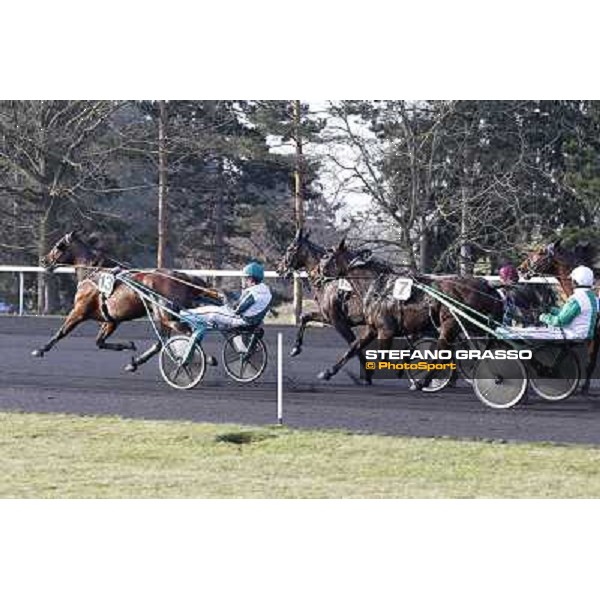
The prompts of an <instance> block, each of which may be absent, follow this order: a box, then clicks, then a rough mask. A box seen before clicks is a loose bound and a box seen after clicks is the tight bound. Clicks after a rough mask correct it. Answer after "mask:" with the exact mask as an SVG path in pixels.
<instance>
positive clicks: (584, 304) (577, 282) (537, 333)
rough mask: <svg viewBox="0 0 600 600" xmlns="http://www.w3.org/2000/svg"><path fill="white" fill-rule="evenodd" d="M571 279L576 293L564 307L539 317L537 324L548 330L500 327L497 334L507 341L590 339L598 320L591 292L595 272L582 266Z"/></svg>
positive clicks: (596, 306)
mask: <svg viewBox="0 0 600 600" xmlns="http://www.w3.org/2000/svg"><path fill="white" fill-rule="evenodd" d="M570 278H571V280H572V281H573V284H574V286H575V290H574V291H573V293H572V294H571V296H569V298H567V301H566V302H565V304H564V305H563V306H562V307H561V308H553V309H551V310H550V312H549V313H545V314H542V315H540V321H541V322H542V323H544V324H545V325H547V327H502V328H500V333H502V335H504V336H505V337H509V338H512V337H517V338H519V337H522V338H532V339H555V340H560V339H568V340H590V339H592V338H593V337H594V330H595V327H596V321H597V319H598V298H597V296H596V294H595V293H594V291H593V289H592V287H593V285H594V273H593V272H592V270H591V269H590V268H588V267H585V266H583V265H581V266H579V267H577V268H575V269H573V271H571V274H570Z"/></svg>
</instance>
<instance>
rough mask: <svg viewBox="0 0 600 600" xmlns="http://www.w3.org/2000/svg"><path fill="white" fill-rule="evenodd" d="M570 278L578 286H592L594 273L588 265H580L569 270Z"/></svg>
mask: <svg viewBox="0 0 600 600" xmlns="http://www.w3.org/2000/svg"><path fill="white" fill-rule="evenodd" d="M570 277H571V279H572V280H573V281H574V282H575V283H576V284H577V285H578V286H580V287H592V286H593V285H594V273H593V271H592V270H591V269H590V268H589V267H584V266H583V265H580V266H579V267H576V268H575V269H573V270H572V271H571V275H570Z"/></svg>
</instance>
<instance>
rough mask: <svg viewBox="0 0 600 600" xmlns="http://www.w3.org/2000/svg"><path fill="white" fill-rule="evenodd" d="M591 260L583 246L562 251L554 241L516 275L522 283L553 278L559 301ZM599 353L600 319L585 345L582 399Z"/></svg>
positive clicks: (540, 250)
mask: <svg viewBox="0 0 600 600" xmlns="http://www.w3.org/2000/svg"><path fill="white" fill-rule="evenodd" d="M592 262H593V261H592V257H591V255H590V251H589V248H588V247H586V246H583V245H579V246H576V247H575V249H574V250H567V249H566V248H563V247H562V240H560V239H558V240H556V241H554V242H551V243H550V244H546V245H542V246H541V247H539V248H538V249H537V250H534V251H533V252H530V253H529V254H528V255H527V258H525V260H524V261H523V262H522V263H521V264H520V265H519V266H518V271H519V273H520V275H521V276H522V277H524V278H525V279H530V278H531V277H533V276H535V275H539V276H544V275H549V276H553V277H556V279H557V280H558V283H559V284H560V288H561V291H562V295H563V299H565V298H567V297H569V296H570V295H571V294H572V293H573V291H574V288H573V282H572V281H571V277H570V274H571V271H572V270H573V269H574V268H575V267H577V266H578V265H586V266H589V267H590V268H591V267H592ZM599 349H600V319H599V320H598V321H597V323H596V330H595V331H594V338H593V339H592V340H590V342H589V345H588V357H589V361H588V365H587V368H586V372H585V381H584V383H583V385H582V387H581V393H582V394H584V395H586V394H588V393H589V391H590V384H591V380H592V374H593V372H594V369H595V367H596V363H597V361H598V350H599Z"/></svg>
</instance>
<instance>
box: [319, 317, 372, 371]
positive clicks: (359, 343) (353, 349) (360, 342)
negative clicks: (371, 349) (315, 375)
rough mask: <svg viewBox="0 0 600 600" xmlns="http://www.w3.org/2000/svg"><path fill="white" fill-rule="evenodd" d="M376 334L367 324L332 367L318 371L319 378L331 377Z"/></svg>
mask: <svg viewBox="0 0 600 600" xmlns="http://www.w3.org/2000/svg"><path fill="white" fill-rule="evenodd" d="M376 335H377V330H376V329H375V328H374V327H372V326H367V329H366V331H365V332H364V333H363V335H362V336H361V337H360V338H359V339H357V340H355V341H354V342H352V345H351V346H350V348H349V349H348V350H347V352H346V353H345V354H344V355H343V356H342V357H341V358H340V359H339V360H338V361H337V363H335V365H333V366H332V367H328V368H327V369H325V370H324V371H321V373H319V379H325V380H328V379H331V378H332V377H333V376H334V375H335V374H336V373H337V372H338V371H339V370H340V369H341V368H342V367H343V366H344V365H345V364H346V363H347V362H348V361H349V360H350V359H351V358H354V357H355V356H356V354H357V353H359V352H360V351H361V350H362V349H363V348H364V347H365V346H366V345H368V344H369V343H371V342H372V341H373V340H374V339H375V336H376Z"/></svg>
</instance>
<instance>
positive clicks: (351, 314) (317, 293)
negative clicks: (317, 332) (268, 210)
mask: <svg viewBox="0 0 600 600" xmlns="http://www.w3.org/2000/svg"><path fill="white" fill-rule="evenodd" d="M309 236H310V232H308V233H306V234H304V232H303V230H302V229H299V230H298V231H297V233H296V236H295V237H294V239H293V240H292V242H291V244H290V245H289V246H288V248H287V250H286V251H285V254H284V255H283V257H282V259H281V260H280V261H279V264H278V265H277V272H278V273H279V274H280V275H281V276H283V277H286V278H289V277H291V276H292V274H293V273H294V272H295V271H296V272H297V271H301V270H305V271H306V272H307V274H308V280H309V282H310V285H311V289H312V291H313V293H314V298H315V301H316V303H317V306H318V307H319V310H316V311H313V312H309V313H305V314H303V315H302V317H301V319H300V327H299V328H298V332H297V334H296V343H295V344H294V347H293V348H292V350H291V352H290V356H298V354H300V353H301V352H302V344H303V342H304V332H305V330H306V326H307V325H308V323H311V322H314V323H324V324H326V325H331V326H333V327H334V328H335V330H336V331H337V332H338V333H339V334H340V335H341V336H342V337H343V338H344V340H346V342H347V343H348V344H352V343H353V342H354V341H355V340H356V335H355V334H354V331H352V329H353V328H354V327H357V326H359V325H364V322H365V319H364V315H363V305H362V297H363V294H364V292H366V287H365V286H364V282H358V281H357V282H356V283H355V285H354V286H353V289H352V290H351V291H350V290H340V289H339V286H338V282H337V281H325V280H324V279H323V277H322V276H321V274H320V271H319V261H320V260H321V258H323V256H324V254H325V248H323V247H322V246H319V245H318V244H315V243H314V242H313V241H311V240H310V239H309ZM363 288H364V289H363ZM359 360H360V362H361V364H363V363H364V362H365V358H364V354H359ZM367 373H368V377H367V379H366V383H371V376H372V374H371V373H370V371H367Z"/></svg>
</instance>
